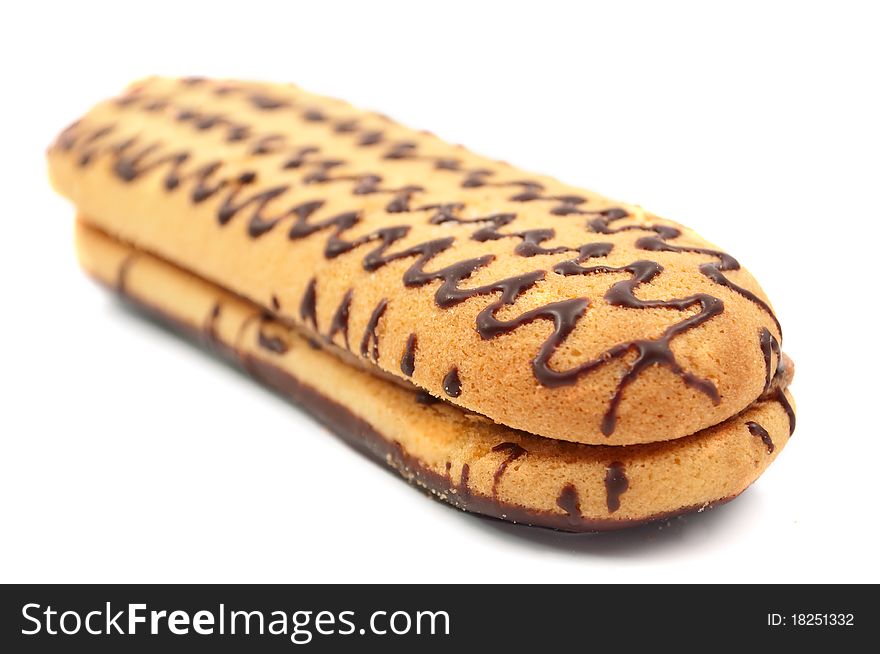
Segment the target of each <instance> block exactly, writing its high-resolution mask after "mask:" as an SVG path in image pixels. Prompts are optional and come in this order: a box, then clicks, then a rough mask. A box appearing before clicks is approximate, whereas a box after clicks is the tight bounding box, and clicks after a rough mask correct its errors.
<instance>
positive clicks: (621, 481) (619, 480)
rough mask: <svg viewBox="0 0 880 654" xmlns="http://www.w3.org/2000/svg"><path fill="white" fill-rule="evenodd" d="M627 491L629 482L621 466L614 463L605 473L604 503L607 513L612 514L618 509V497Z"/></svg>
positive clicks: (616, 462)
mask: <svg viewBox="0 0 880 654" xmlns="http://www.w3.org/2000/svg"><path fill="white" fill-rule="evenodd" d="M627 489H629V480H628V479H627V478H626V472H625V471H624V468H623V464H622V463H620V462H619V461H615V462H614V463H612V464H611V465H609V466H608V469H607V470H606V471H605V503H606V505H607V506H608V512H609V513H614V512H615V511H617V510H618V509H619V508H620V496H621V495H623V494H624V493H625V492H626V491H627Z"/></svg>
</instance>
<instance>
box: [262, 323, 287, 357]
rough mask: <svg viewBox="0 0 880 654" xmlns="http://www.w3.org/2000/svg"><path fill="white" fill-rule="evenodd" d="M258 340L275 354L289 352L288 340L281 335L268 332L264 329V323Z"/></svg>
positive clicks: (264, 347) (265, 348)
mask: <svg viewBox="0 0 880 654" xmlns="http://www.w3.org/2000/svg"><path fill="white" fill-rule="evenodd" d="M257 342H258V343H259V344H260V347H262V348H263V349H264V350H269V351H270V352H274V353H275V354H285V353H286V352H287V347H288V346H287V341H285V340H284V339H283V338H281V336H277V335H273V334H267V333H266V332H264V331H263V329H262V325H261V326H260V331H259V332H258V334H257Z"/></svg>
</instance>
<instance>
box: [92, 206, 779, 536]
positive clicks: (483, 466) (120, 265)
mask: <svg viewBox="0 0 880 654" xmlns="http://www.w3.org/2000/svg"><path fill="white" fill-rule="evenodd" d="M77 243H78V252H79V256H80V260H81V262H82V265H83V267H84V268H85V269H86V270H87V271H88V272H89V273H90V274H91V275H93V276H94V277H96V278H97V279H98V280H100V281H102V282H103V283H104V284H106V285H108V286H111V287H114V288H117V289H119V290H121V292H122V293H123V294H124V295H125V296H127V297H130V298H132V299H135V300H136V301H138V302H139V303H141V304H143V305H146V306H149V307H152V308H153V309H154V310H155V311H157V312H159V313H160V314H162V315H164V316H166V317H171V318H172V319H173V321H174V322H175V323H177V324H178V325H180V326H183V327H184V328H186V329H188V330H190V331H193V332H196V333H198V334H200V335H201V337H202V338H203V339H204V340H205V341H206V342H207V343H208V344H209V345H210V346H211V347H214V348H220V349H221V351H223V352H226V353H229V354H231V355H232V356H233V357H234V358H235V359H237V360H238V361H241V362H244V365H245V367H246V368H248V369H250V371H251V372H252V373H254V374H255V375H257V376H258V377H261V378H263V380H264V381H266V382H268V383H270V384H272V385H275V386H281V387H284V386H283V385H284V383H288V382H289V380H293V383H295V384H298V385H299V386H300V387H304V388H305V389H306V395H305V396H304V399H305V402H306V408H307V409H309V410H310V411H313V412H315V413H317V414H318V415H319V417H320V416H321V412H320V404H321V403H322V402H323V401H324V400H322V398H329V401H331V402H333V403H335V404H336V405H337V406H338V407H342V409H341V410H342V411H344V412H345V411H347V412H350V413H351V414H352V416H353V418H354V422H350V423H349V431H352V430H353V431H355V432H357V434H356V436H355V440H358V439H360V441H361V442H360V443H359V444H360V445H362V446H367V447H370V448H371V449H372V451H373V452H374V453H379V454H381V455H382V456H384V457H385V458H386V460H387V462H388V463H389V464H390V465H392V466H393V467H396V468H397V469H398V470H399V471H400V472H401V474H402V475H404V476H405V477H407V478H408V479H409V480H410V481H412V482H414V483H418V484H420V485H423V486H425V487H426V488H428V489H429V490H431V491H432V492H434V493H435V494H436V495H438V496H439V497H440V498H441V499H443V500H445V501H447V502H450V503H452V504H454V505H456V506H459V507H461V508H466V509H468V510H472V511H477V512H480V513H486V514H489V515H494V516H495V517H500V518H502V519H508V520H514V521H525V522H529V523H531V524H538V525H543V526H550V527H555V528H561V529H568V530H574V531H582V530H595V529H610V528H618V527H621V526H627V525H630V524H633V523H637V522H640V521H644V520H648V519H652V518H655V517H658V516H664V515H667V514H675V513H678V512H681V511H683V510H695V509H699V508H702V507H705V506H708V505H711V504H714V503H717V502H720V501H724V500H726V499H729V498H731V497H734V496H736V495H738V494H739V493H740V492H742V491H743V490H744V489H745V488H746V487H747V486H748V485H749V484H751V483H752V482H753V481H754V480H755V479H756V478H757V477H758V476H759V475H760V474H761V473H762V472H763V471H764V470H765V469H766V467H767V466H768V465H769V464H770V463H771V462H772V461H773V459H774V458H775V457H776V456H777V455H778V453H779V452H780V450H781V449H782V448H783V447H784V446H785V445H786V443H787V442H788V439H789V436H790V422H789V417H788V416H787V414H786V410H785V405H786V404H787V403H788V402H790V401H791V397H790V395H788V394H787V393H783V394H782V395H781V396H778V397H770V398H768V399H766V400H763V401H760V402H757V403H755V404H753V405H752V406H750V407H749V408H748V409H746V410H745V411H744V412H743V413H741V414H740V415H737V416H735V417H733V418H731V419H730V420H728V421H726V422H724V423H722V424H720V425H718V426H715V427H713V428H711V429H707V430H704V431H702V432H700V433H698V434H694V435H692V436H688V437H685V438H681V439H678V440H676V441H672V442H667V443H655V444H648V445H637V446H630V447H608V446H590V445H581V444H574V443H566V442H561V441H554V440H552V439H547V438H541V437H536V436H532V435H529V434H526V433H523V432H520V431H516V430H513V429H510V428H508V427H504V426H501V425H498V424H493V423H492V422H491V421H489V420H487V419H486V418H484V417H482V416H479V415H475V414H473V413H470V412H467V411H464V410H462V409H460V408H458V407H455V406H452V405H450V404H447V403H423V402H420V401H418V400H419V396H418V394H417V393H415V392H413V391H411V390H407V389H405V388H402V387H401V386H399V385H397V384H394V383H390V382H388V381H386V380H383V379H380V378H378V377H376V376H375V375H372V374H368V373H366V372H364V371H361V370H358V369H357V368H354V367H352V366H348V365H346V364H344V363H342V362H341V361H340V360H339V358H338V357H336V356H333V355H331V354H329V353H328V352H327V351H326V350H325V349H316V348H315V347H313V345H311V344H310V343H309V342H308V340H307V339H306V338H304V337H303V336H301V335H300V332H299V330H298V329H291V328H289V327H286V326H284V325H282V324H280V323H278V322H277V321H275V320H272V319H270V318H267V317H266V316H265V314H264V312H263V311H262V310H261V309H260V308H259V307H257V306H255V305H254V304H252V303H250V302H248V301H245V300H242V299H241V298H239V297H237V296H234V295H232V294H230V293H228V292H226V291H224V290H222V289H219V288H217V287H216V286H214V285H213V284H210V283H208V282H205V281H204V280H201V279H199V278H197V277H195V276H193V275H191V274H188V273H186V272H183V271H182V270H180V269H178V268H176V267H175V266H173V265H171V264H169V263H166V262H164V261H162V260H160V259H157V258H156V257H153V256H151V255H149V254H145V253H142V252H137V251H136V250H134V249H133V248H131V247H129V246H127V245H124V244H122V243H120V242H118V241H116V240H114V239H112V238H110V237H108V236H106V235H104V234H103V233H101V232H99V231H97V230H95V229H93V228H90V227H88V226H86V225H84V224H83V223H81V222H80V223H78V228H77ZM780 392H782V391H780ZM298 396H299V397H300V398H301V399H303V394H302V388H300V393H299V394H298ZM780 400H781V401H780ZM338 413H339V411H338V410H337V414H338ZM324 418H325V419H327V416H324ZM331 422H332V419H331ZM352 425H353V427H352ZM337 427H338V425H337ZM371 430H372V432H373V433H374V434H378V436H379V438H380V439H381V441H382V443H379V444H377V443H375V442H370V439H371V438H373V436H371V433H370V431H371ZM349 436H350V437H351V435H350V434H349ZM383 443H384V445H383ZM383 448H384V449H383Z"/></svg>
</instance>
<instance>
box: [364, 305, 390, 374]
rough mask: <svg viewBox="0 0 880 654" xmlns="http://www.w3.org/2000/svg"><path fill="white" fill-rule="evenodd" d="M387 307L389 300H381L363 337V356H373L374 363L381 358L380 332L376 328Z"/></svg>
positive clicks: (371, 315) (368, 322)
mask: <svg viewBox="0 0 880 654" xmlns="http://www.w3.org/2000/svg"><path fill="white" fill-rule="evenodd" d="M387 308H388V300H386V299H382V300H379V303H378V304H377V305H376V308H375V309H373V313H371V314H370V319H369V320H368V321H367V326H366V328H365V329H364V337H363V338H362V339H361V356H363V357H369V358H371V359H372V360H373V362H374V363H375V362H377V361H378V360H379V334H378V333H377V332H376V328H377V327H378V325H379V320H380V319H381V318H382V316H383V315H384V314H385V310H386V309H387Z"/></svg>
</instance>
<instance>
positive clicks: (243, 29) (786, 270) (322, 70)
mask: <svg viewBox="0 0 880 654" xmlns="http://www.w3.org/2000/svg"><path fill="white" fill-rule="evenodd" d="M11 6H12V7H13V8H12V9H10V8H9V6H7V8H6V9H5V10H4V14H5V15H4V18H3V23H4V25H3V37H2V39H0V66H2V73H3V74H2V88H3V100H2V105H0V107H2V108H0V111H2V112H3V116H2V123H0V125H2V141H0V144H2V153H0V166H2V170H0V173H2V175H0V183H2V197H3V215H2V217H0V234H2V236H0V243H2V250H0V267H2V270H0V273H2V275H0V279H2V291H3V292H2V303H0V307H2V309H0V310H2V312H3V315H2V321H0V329H2V343H3V346H4V351H3V357H2V364H0V365H2V375H0V384H2V394H0V397H2V410H0V434H2V457H0V471H2V472H0V525H2V532H3V535H2V539H0V581H4V582H8V581H31V582H34V581H94V582H97V581H126V582H135V581H141V582H153V581H192V582H195V581H211V582H215V581H216V582H220V581H226V582H238V581H253V582H274V581H278V582H280V581H407V582H427V581H547V582H567V581H579V582H598V581H613V582H627V581H675V582H679V581H700V582H714V581H873V582H877V581H880V575H878V564H877V547H878V539H877V526H876V525H877V522H876V517H877V508H876V507H877V481H876V477H877V461H878V458H880V433H878V431H880V430H878V427H877V422H876V413H875V412H876V410H877V408H876V405H877V400H876V395H877V388H878V384H877V370H878V369H877V365H878V356H877V348H878V339H877V324H876V322H875V316H876V315H877V300H876V293H877V282H878V274H877V273H876V271H877V259H878V243H880V240H878V227H877V223H878V219H880V215H878V214H880V212H878V203H877V197H876V195H877V190H878V183H880V174H878V173H880V164H878V157H880V128H878V116H880V101H878V89H880V79H878V64H880V46H878V36H877V26H878V16H877V15H876V14H875V13H873V12H872V11H871V3H867V2H866V3H863V4H856V3H848V2H827V3H824V4H815V3H809V2H797V3H782V2H761V3H754V4H753V3H745V2H737V3H730V4H729V5H728V7H727V8H721V7H720V4H719V3H705V2H694V3H686V4H685V3H675V2H673V3H669V2H664V3H637V4H636V3H629V2H615V3H603V6H601V7H599V6H591V5H590V4H588V3H582V2H577V3H575V2H548V1H547V0H542V1H541V2H533V3H528V4H527V3H518V2H511V1H508V2H505V3H498V4H496V3H489V2H476V1H474V0H472V1H471V2H466V3H458V2H451V1H450V0H445V1H444V2H438V3H436V4H430V5H429V4H427V3H417V2H407V3H395V4H390V3H384V2H376V1H375V0H371V1H370V2H357V3H356V2H352V3H347V4H340V3H335V2H324V1H317V0H314V1H311V2H303V3H293V2H290V3H282V2H279V3H277V4H271V3H263V2H255V1H253V0H249V1H248V2H241V1H239V2H235V3H229V4H227V3H222V2H211V3H204V4H202V3H189V2H170V3H166V2H158V1H157V0H151V1H150V2H141V3H121V2H117V3H112V4H111V3H108V4H107V5H95V4H92V3H84V2H66V3H58V4H57V5H46V4H44V5H39V4H38V3H31V2H17V3H12V5H11ZM150 73H161V74H171V75H175V74H198V75H209V76H228V77H245V78H264V79H269V80H277V81H295V82H296V83H298V84H300V85H301V86H303V87H304V88H306V89H310V90H314V91H317V92H320V93H326V94H331V95H336V96H340V97H344V98H346V99H348V100H351V101H353V102H354V103H356V104H359V105H362V106H365V107H369V108H374V109H378V110H381V111H383V112H386V113H388V114H391V115H392V116H394V117H395V118H397V119H399V120H401V121H403V122H404V123H408V124H410V125H413V126H415V127H426V128H430V129H432V130H433V131H435V132H437V133H438V134H440V135H441V136H444V137H446V138H447V139H450V140H452V141H455V142H463V143H466V144H468V145H469V146H470V147H472V148H473V149H475V150H476V151H478V152H485V153H487V154H490V155H492V156H494V157H497V158H502V159H506V160H509V161H511V162H514V163H517V164H520V165H523V166H525V167H526V168H528V169H531V170H536V171H538V172H546V173H550V174H553V175H556V176H558V177H561V178H562V179H564V180H565V181H567V182H571V183H574V184H578V185H581V186H586V187H589V188H592V189H595V190H598V191H600V192H603V193H605V194H607V195H609V196H611V197H616V198H620V199H625V200H629V201H633V202H637V203H640V204H642V205H644V206H646V207H647V208H649V209H651V210H653V211H655V212H657V213H659V214H661V215H665V216H668V217H670V218H674V219H676V220H679V221H681V222H684V223H686V224H688V225H690V226H692V227H694V228H695V229H697V230H698V231H699V232H700V233H702V234H703V235H704V236H706V237H707V238H709V239H710V240H712V241H715V242H717V243H720V244H722V245H723V246H724V247H725V249H727V250H728V251H729V252H731V253H733V254H734V255H735V256H737V257H738V258H739V259H740V260H741V261H742V262H743V263H744V264H745V265H747V266H748V267H749V268H750V269H751V270H752V271H753V272H754V273H755V274H756V276H757V277H758V279H760V280H761V282H762V284H763V286H764V288H765V289H766V291H767V292H768V293H769V295H770V297H771V298H772V300H773V303H774V305H775V307H776V309H777V313H778V315H779V316H780V317H781V320H782V322H783V325H784V327H785V343H784V348H785V350H786V351H787V352H788V353H790V354H791V355H792V356H793V357H794V359H795V361H796V363H797V378H796V380H795V384H794V387H793V391H794V394H795V397H796V399H797V402H798V407H799V413H798V429H797V432H796V434H795V437H794V439H793V440H792V442H791V444H790V445H789V446H788V447H787V448H786V450H785V451H784V452H783V453H782V455H781V456H780V458H779V460H778V461H777V462H776V463H775V464H774V465H773V466H772V467H771V469H770V470H769V471H768V472H767V473H766V474H765V475H764V476H763V477H762V478H761V479H760V480H759V481H758V482H757V483H756V484H755V485H754V486H753V487H752V488H751V489H750V490H749V491H748V492H746V493H745V494H744V495H743V496H742V497H741V498H740V499H738V500H737V501H735V502H733V503H732V504H730V505H728V506H726V507H723V508H720V509H718V510H716V511H712V512H709V513H707V514H704V515H700V516H694V517H692V518H688V519H680V520H676V521H674V522H672V523H671V524H670V525H668V526H665V527H662V528H661V527H657V526H655V527H648V528H642V529H638V530H636V531H633V532H629V533H623V534H614V535H604V536H602V535H600V536H571V535H564V534H556V533H552V532H545V531H540V530H529V529H525V528H517V527H511V526H507V525H503V524H501V523H498V522H494V521H488V520H483V519H478V518H475V517H471V516H468V515H465V514H463V513H460V512H457V511H454V510H451V509H449V508H448V507H446V506H445V505H441V504H439V503H437V502H433V501H430V500H428V499H426V498H425V497H423V496H422V495H421V494H420V493H418V492H417V491H415V490H413V489H411V488H409V487H407V485H406V484H404V483H403V482H401V481H399V480H398V479H397V478H396V477H395V476H393V475H391V474H388V473H387V472H386V471H385V470H383V469H382V468H380V467H379V466H376V465H373V464H371V463H369V462H367V461H366V460H364V459H362V458H361V457H360V456H358V455H356V454H355V453H354V452H353V451H351V450H349V449H348V448H347V447H345V446H344V445H342V444H341V443H340V442H339V441H338V440H336V439H335V438H333V437H332V436H330V435H329V434H328V433H327V432H326V431H325V430H324V429H323V428H321V427H319V426H317V425H316V424H315V423H314V422H312V421H311V420H310V419H309V418H307V417H306V416H305V415H304V414H302V413H300V412H299V411H298V410H297V409H296V408H293V407H292V406H290V405H288V404H286V403H285V402H284V401H282V400H280V399H278V398H277V397H275V396H273V395H272V394H271V393H269V392H266V391H264V390H263V389H262V388H260V387H258V386H257V385H256V384H254V383H252V382H250V381H249V380H248V379H246V378H245V377H244V376H243V375H240V374H237V373H235V372H233V371H231V370H230V369H228V368H227V367H226V366H224V365H222V364H220V363H218V362H217V361H214V360H211V359H210V358H207V357H206V356H205V355H204V354H202V353H201V352H199V351H197V350H195V349H193V348H191V347H190V346H189V345H187V344H186V343H184V342H181V341H178V340H177V339H175V338H174V337H172V336H170V335H168V334H166V333H164V332H162V331H161V330H159V329H157V328H156V327H154V326H152V325H150V324H146V323H144V322H142V321H141V320H140V319H139V318H137V317H135V316H133V315H131V314H130V313H128V312H127V311H125V310H123V309H121V308H120V306H119V305H117V303H116V302H115V301H114V300H113V299H112V298H110V297H108V296H107V295H106V294H105V293H103V292H101V291H99V290H98V289H97V288H96V287H94V286H93V285H92V284H91V283H90V282H89V281H87V280H86V279H85V278H84V277H83V276H82V275H81V274H80V273H79V271H78V270H77V266H76V263H75V260H74V257H73V252H72V245H71V226H72V209H71V207H70V206H68V204H67V203H66V202H64V201H63V200H61V199H60V198H58V197H56V196H55V195H54V194H53V193H52V192H51V190H50V189H49V187H48V184H47V182H46V175H45V163H44V159H43V157H44V151H45V147H46V146H47V145H48V143H49V142H50V140H51V139H52V138H53V136H54V134H55V133H56V132H57V131H58V130H60V128H61V127H63V126H64V125H65V124H66V123H68V122H69V121H71V120H73V119H74V118H76V117H77V116H78V115H79V114H80V113H81V112H83V111H85V110H86V109H87V108H88V107H89V105H90V104H91V103H93V102H94V101H96V100H98V99H101V98H103V97H106V96H108V95H111V94H114V93H115V92H117V91H118V90H119V89H121V88H122V86H123V85H124V84H125V83H127V82H128V81H129V80H131V79H133V78H136V77H139V76H143V75H147V74H150Z"/></svg>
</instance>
